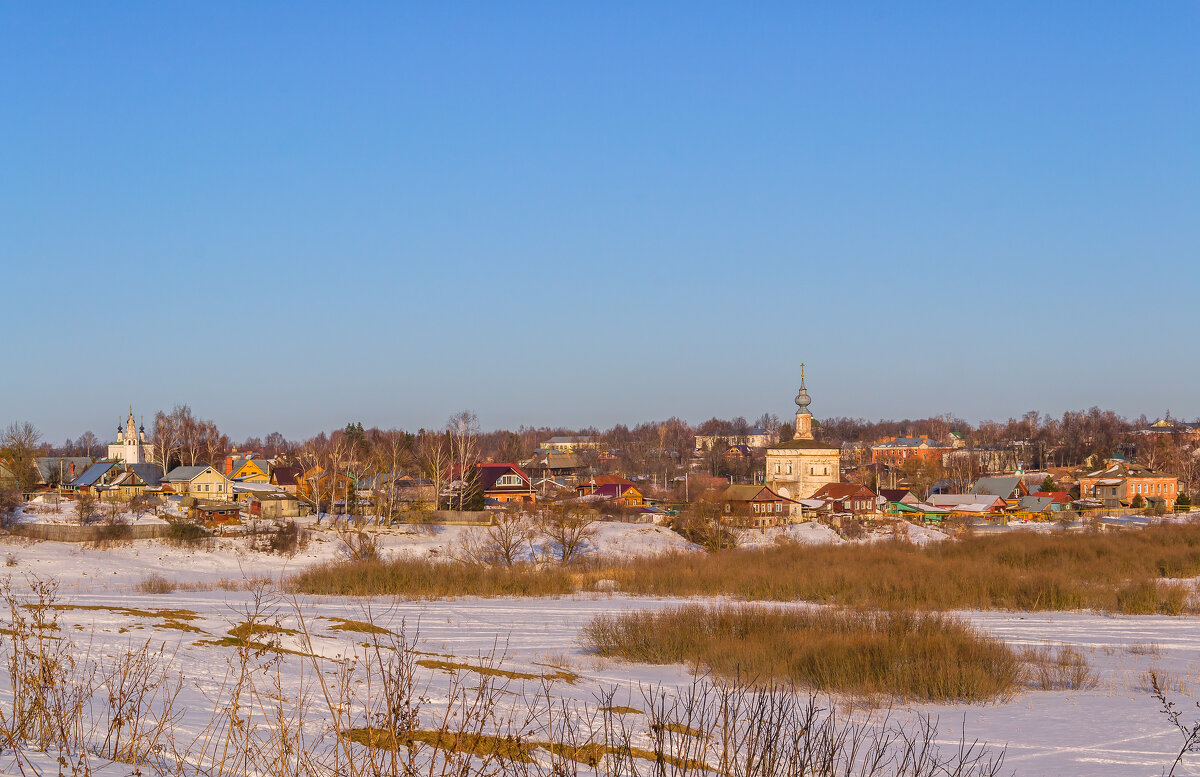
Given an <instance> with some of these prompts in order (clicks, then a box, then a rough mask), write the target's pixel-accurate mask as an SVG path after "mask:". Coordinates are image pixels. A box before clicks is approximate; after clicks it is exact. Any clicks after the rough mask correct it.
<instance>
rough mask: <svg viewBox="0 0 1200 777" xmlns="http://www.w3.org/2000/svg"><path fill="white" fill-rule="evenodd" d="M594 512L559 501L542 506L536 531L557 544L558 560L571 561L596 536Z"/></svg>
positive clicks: (562, 561) (565, 562)
mask: <svg viewBox="0 0 1200 777" xmlns="http://www.w3.org/2000/svg"><path fill="white" fill-rule="evenodd" d="M598 528H599V527H597V526H596V514H595V513H594V512H592V511H591V510H588V509H587V508H585V507H583V506H582V505H579V504H575V503H572V502H560V503H558V504H553V505H550V506H549V507H546V508H543V510H542V513H541V516H540V518H539V522H538V533H540V534H541V535H542V536H543V537H545V538H546V539H547V540H549V541H550V542H552V543H554V545H556V546H557V552H558V556H559V559H558V560H559V562H560V563H563V564H569V563H571V561H572V559H574V558H575V557H576V556H577V555H578V554H579V553H580V551H582V550H583V547H584V546H585V545H586V544H587V543H588V541H589V540H591V539H592V538H593V537H595V536H596V532H597V530H598Z"/></svg>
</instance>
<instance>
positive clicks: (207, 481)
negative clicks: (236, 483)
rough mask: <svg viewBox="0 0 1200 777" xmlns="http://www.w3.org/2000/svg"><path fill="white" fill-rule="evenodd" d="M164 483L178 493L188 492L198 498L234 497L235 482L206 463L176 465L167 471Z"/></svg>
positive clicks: (217, 499) (216, 499) (224, 499)
mask: <svg viewBox="0 0 1200 777" xmlns="http://www.w3.org/2000/svg"><path fill="white" fill-rule="evenodd" d="M162 483H163V485H164V486H169V487H170V488H171V491H172V492H174V493H176V494H186V495H188V496H194V497H196V498H197V499H207V500H210V501H228V500H231V499H233V498H234V494H233V484H232V483H231V482H230V481H229V478H227V477H225V476H224V475H222V474H221V473H220V472H217V471H216V470H215V469H213V468H212V467H210V466H208V465H205V464H200V465H196V466H194V467H176V468H175V469H173V470H171V471H170V472H168V473H167V476H166V477H165V478H163V481H162Z"/></svg>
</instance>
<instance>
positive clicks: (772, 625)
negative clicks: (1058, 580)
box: [582, 604, 1022, 702]
mask: <svg viewBox="0 0 1200 777" xmlns="http://www.w3.org/2000/svg"><path fill="white" fill-rule="evenodd" d="M582 640H583V642H584V644H585V645H586V646H587V647H588V648H589V649H591V650H593V651H594V652H596V653H598V654H600V655H603V656H610V657H615V658H622V659H624V660H626V661H638V662H642V663H647V664H689V665H691V666H692V667H693V668H694V669H695V670H696V671H698V672H700V671H711V672H712V673H713V674H715V675H716V676H717V677H720V678H723V679H725V680H727V681H732V682H745V681H747V680H748V681H750V682H752V683H776V682H779V683H795V684H798V685H800V686H803V687H807V688H811V689H813V690H815V691H820V692H834V693H844V694H850V695H852V696H857V697H862V698H864V699H866V700H872V701H873V700H876V699H880V698H891V699H901V700H915V701H938V702H945V701H950V702H957V701H965V702H985V701H990V700H992V699H996V698H1006V697H1007V696H1009V695H1010V694H1012V693H1013V692H1014V691H1015V689H1016V687H1017V685H1018V683H1019V682H1020V680H1021V677H1022V664H1021V661H1020V659H1019V658H1018V657H1017V655H1016V654H1015V653H1014V652H1013V651H1012V650H1011V649H1010V648H1009V647H1008V646H1007V645H1005V644H1004V642H1003V641H1002V640H1000V639H997V638H995V637H991V636H989V635H987V634H985V633H983V632H981V631H979V630H977V629H974V628H972V627H971V626H970V625H968V624H967V623H965V622H963V621H960V620H957V619H955V618H951V617H948V616H944V615H940V614H937V613H892V612H883V613H877V612H860V611H853V610H833V609H818V610H781V609H777V608H774V607H764V606H762V605H749V604H742V605H720V606H704V605H687V606H682V607H673V608H668V609H664V610H658V611H634V612H626V613H617V614H611V615H600V616H598V617H596V618H594V619H593V620H592V621H591V623H589V624H588V625H587V626H586V627H584V629H583V632H582Z"/></svg>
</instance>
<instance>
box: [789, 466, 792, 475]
mask: <svg viewBox="0 0 1200 777" xmlns="http://www.w3.org/2000/svg"><path fill="white" fill-rule="evenodd" d="M788 474H789V475H790V474H792V465H791V464H789V465H788Z"/></svg>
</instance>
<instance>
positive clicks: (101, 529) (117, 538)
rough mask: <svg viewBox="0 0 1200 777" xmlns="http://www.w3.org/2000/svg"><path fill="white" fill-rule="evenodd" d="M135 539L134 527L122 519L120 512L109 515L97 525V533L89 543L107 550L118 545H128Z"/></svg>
mask: <svg viewBox="0 0 1200 777" xmlns="http://www.w3.org/2000/svg"><path fill="white" fill-rule="evenodd" d="M132 540H133V527H132V526H130V525H129V524H127V523H124V522H122V521H121V519H120V514H119V513H118V514H110V515H108V516H107V517H106V518H105V519H104V520H103V521H101V522H100V524H99V525H98V526H97V527H96V534H95V536H94V537H93V538H92V540H91V542H90V543H89V544H90V545H91V546H92V547H93V548H97V549H100V550H105V549H108V548H112V547H115V546H118V545H128V544H129V543H130V542H131V541H132Z"/></svg>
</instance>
